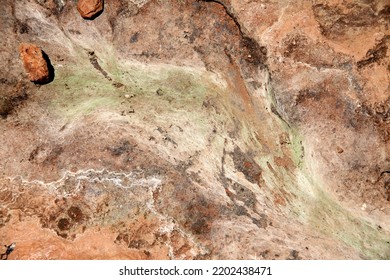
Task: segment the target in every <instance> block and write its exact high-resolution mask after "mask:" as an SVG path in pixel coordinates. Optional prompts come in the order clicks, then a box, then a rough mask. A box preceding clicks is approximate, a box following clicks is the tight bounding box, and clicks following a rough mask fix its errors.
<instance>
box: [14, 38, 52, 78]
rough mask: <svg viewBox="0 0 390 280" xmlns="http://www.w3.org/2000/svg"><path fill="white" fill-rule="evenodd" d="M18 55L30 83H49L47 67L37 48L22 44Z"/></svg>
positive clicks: (32, 45) (40, 51)
mask: <svg viewBox="0 0 390 280" xmlns="http://www.w3.org/2000/svg"><path fill="white" fill-rule="evenodd" d="M19 54H20V58H21V59H22V61H23V66H24V69H25V70H26V72H27V74H28V78H29V79H30V81H32V82H37V83H44V82H47V81H49V79H50V74H49V67H48V65H47V61H46V60H45V58H44V57H43V53H42V50H41V49H40V48H39V47H38V46H36V45H34V44H27V43H22V44H20V46H19Z"/></svg>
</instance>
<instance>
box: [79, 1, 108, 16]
mask: <svg viewBox="0 0 390 280" xmlns="http://www.w3.org/2000/svg"><path fill="white" fill-rule="evenodd" d="M103 5H104V1H103V0H79V3H78V4H77V10H78V11H79V13H80V15H81V16H82V17H83V18H86V19H91V18H94V17H95V16H96V15H98V14H99V13H100V12H101V11H103Z"/></svg>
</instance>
